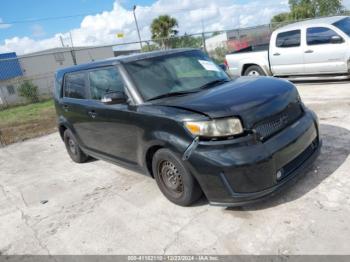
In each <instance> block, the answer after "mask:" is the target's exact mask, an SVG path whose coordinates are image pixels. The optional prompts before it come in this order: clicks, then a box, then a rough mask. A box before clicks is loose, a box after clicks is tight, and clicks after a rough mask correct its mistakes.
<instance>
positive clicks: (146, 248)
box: [0, 83, 350, 254]
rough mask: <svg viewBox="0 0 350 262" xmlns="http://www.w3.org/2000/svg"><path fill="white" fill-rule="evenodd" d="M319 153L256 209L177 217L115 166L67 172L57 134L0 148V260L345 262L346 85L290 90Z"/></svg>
mask: <svg viewBox="0 0 350 262" xmlns="http://www.w3.org/2000/svg"><path fill="white" fill-rule="evenodd" d="M299 90H300V92H301V95H302V97H303V99H304V101H305V102H306V104H307V105H308V106H309V107H311V108H313V109H314V110H315V111H316V112H317V113H318V115H319V117H320V119H321V132H322V137H323V140H324V147H323V151H322V153H321V156H320V158H319V159H318V160H317V162H316V163H315V165H314V167H313V168H312V169H311V170H309V172H308V173H307V174H306V176H304V177H302V178H301V179H299V180H298V181H297V183H295V184H294V185H293V186H292V187H291V188H290V189H288V190H287V191H285V192H283V193H282V194H279V195H276V196H274V197H273V198H272V199H269V200H267V201H265V202H263V203H260V204H256V205H253V206H248V207H244V208H234V209H226V208H220V207H212V206H209V205H208V204H207V202H206V201H205V200H202V201H201V202H200V203H199V204H198V205H196V206H194V207H190V208H182V207H178V206H175V205H173V204H171V203H170V202H169V201H167V200H166V199H165V198H164V197H163V196H162V195H161V193H160V191H159V190H158V188H157V186H156V184H155V182H154V181H153V180H152V179H151V178H149V177H147V176H143V175H140V174H136V173H133V172H131V171H128V170H126V169H123V168H120V167H118V166H115V165H112V164H109V163H106V162H102V161H94V162H90V163H87V164H83V165H77V164H74V163H73V162H72V161H70V159H69V158H68V155H67V154H66V152H65V149H64V146H63V143H62V142H61V141H60V139H59V136H58V134H57V133H54V134H51V135H48V136H44V137H41V138H36V139H32V140H28V141H25V142H23V143H17V144H13V145H10V146H7V147H5V148H2V149H0V167H1V168H0V232H1V234H0V253H2V254H48V253H49V254H163V253H166V254H203V253H205V254H350V246H349V243H350V223H349V217H350V174H349V173H350V159H349V153H350V84H347V83H337V84H312V85H310V84H308V85H299Z"/></svg>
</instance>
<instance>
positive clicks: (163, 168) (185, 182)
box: [152, 149, 202, 206]
mask: <svg viewBox="0 0 350 262" xmlns="http://www.w3.org/2000/svg"><path fill="white" fill-rule="evenodd" d="M152 170H153V174H154V177H155V179H156V181H157V184H158V187H159V189H160V191H162V193H163V194H164V196H165V197H166V198H167V199H169V200H170V201H171V202H173V203H175V204H177V205H180V206H189V205H191V204H193V203H194V202H196V201H197V200H198V199H199V198H200V197H201V196H202V190H201V188H200V186H199V185H198V183H197V181H196V180H195V178H194V177H193V176H192V175H191V174H190V172H189V171H188V170H187V169H186V167H185V166H184V165H183V163H182V161H181V160H180V159H179V158H178V157H177V156H176V155H175V154H173V153H172V152H171V151H170V150H168V149H160V150H158V151H157V152H156V153H155V155H154V156H153V159H152Z"/></svg>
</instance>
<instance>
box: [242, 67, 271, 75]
mask: <svg viewBox="0 0 350 262" xmlns="http://www.w3.org/2000/svg"><path fill="white" fill-rule="evenodd" d="M244 75H245V76H266V74H265V72H264V70H262V68H261V67H260V66H257V65H253V66H250V67H248V68H247V69H246V70H245V71H244Z"/></svg>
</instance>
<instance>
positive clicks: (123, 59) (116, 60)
mask: <svg viewBox="0 0 350 262" xmlns="http://www.w3.org/2000/svg"><path fill="white" fill-rule="evenodd" d="M195 50H199V49H195V48H177V49H169V50H161V51H152V52H145V53H137V54H130V55H123V56H118V57H111V58H107V59H104V60H99V61H94V62H90V63H86V64H80V65H75V66H70V67H66V68H63V69H59V70H57V72H56V75H57V77H60V76H63V75H64V74H65V73H71V72H77V71H82V70H89V69H94V68H97V67H104V66H113V65H117V64H120V63H129V62H134V61H139V60H143V59H147V58H153V57H159V56H164V55H170V54H177V53H183V52H189V51H195Z"/></svg>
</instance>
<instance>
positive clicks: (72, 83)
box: [64, 73, 88, 99]
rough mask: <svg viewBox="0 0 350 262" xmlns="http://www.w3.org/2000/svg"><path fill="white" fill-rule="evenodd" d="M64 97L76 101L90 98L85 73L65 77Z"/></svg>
mask: <svg viewBox="0 0 350 262" xmlns="http://www.w3.org/2000/svg"><path fill="white" fill-rule="evenodd" d="M64 96H65V97H70V98H76V99H86V98H87V97H88V95H87V91H86V85H85V73H72V74H67V75H66V76H65V79H64Z"/></svg>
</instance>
